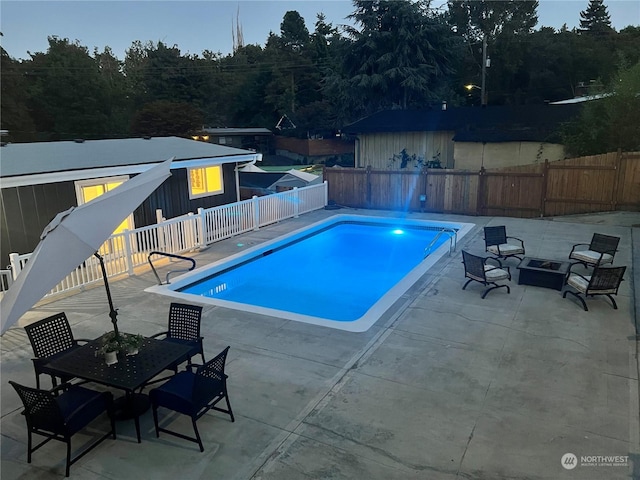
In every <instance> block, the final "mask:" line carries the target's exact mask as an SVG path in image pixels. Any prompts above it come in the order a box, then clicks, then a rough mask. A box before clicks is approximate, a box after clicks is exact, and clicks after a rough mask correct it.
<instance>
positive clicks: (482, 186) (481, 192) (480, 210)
mask: <svg viewBox="0 0 640 480" xmlns="http://www.w3.org/2000/svg"><path fill="white" fill-rule="evenodd" d="M485 173H486V170H485V169H484V166H482V167H480V172H479V173H478V199H477V201H476V215H484V214H485V213H484V210H485V208H484V198H485V190H486V188H487V182H486V177H485Z"/></svg>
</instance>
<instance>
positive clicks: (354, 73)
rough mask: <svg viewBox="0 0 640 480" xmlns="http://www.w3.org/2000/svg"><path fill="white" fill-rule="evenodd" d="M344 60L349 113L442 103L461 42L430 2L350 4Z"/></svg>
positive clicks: (345, 103)
mask: <svg viewBox="0 0 640 480" xmlns="http://www.w3.org/2000/svg"><path fill="white" fill-rule="evenodd" d="M353 4H354V6H355V7H356V10H355V12H354V13H353V14H351V15H350V18H351V19H352V20H354V21H355V22H356V25H357V27H356V28H348V29H347V33H348V34H349V36H350V37H351V40H352V43H351V44H350V46H349V48H348V49H347V52H346V55H345V57H344V61H343V77H342V84H343V85H342V88H341V90H342V97H343V100H344V101H343V107H344V108H347V109H350V110H351V111H352V114H357V112H362V113H363V114H367V113H372V112H375V111H377V110H380V109H384V108H394V107H395V108H414V107H423V108H424V107H425V106H427V105H428V104H429V102H432V101H438V102H439V101H441V100H442V99H443V98H447V97H448V96H449V92H447V94H446V96H443V94H444V90H446V89H447V88H448V79H449V76H450V75H451V74H452V73H453V67H452V66H453V60H454V59H455V58H456V56H457V55H458V54H459V48H458V45H459V43H458V42H457V40H456V37H455V36H454V34H453V32H452V31H451V29H450V28H449V26H448V24H447V22H446V20H445V18H444V16H443V15H441V14H439V13H437V12H435V11H434V10H431V8H430V1H422V0H421V1H406V0H403V1H390V0H374V1H370V0H354V1H353Z"/></svg>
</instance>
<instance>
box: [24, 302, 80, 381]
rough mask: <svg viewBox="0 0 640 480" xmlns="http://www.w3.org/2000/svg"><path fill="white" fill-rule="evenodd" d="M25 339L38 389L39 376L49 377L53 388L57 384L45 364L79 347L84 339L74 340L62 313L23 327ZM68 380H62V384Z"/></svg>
mask: <svg viewBox="0 0 640 480" xmlns="http://www.w3.org/2000/svg"><path fill="white" fill-rule="evenodd" d="M24 330H25V332H26V333H27V337H28V338H29V341H30V342H31V348H32V349H33V354H34V356H35V358H33V359H32V360H33V367H34V369H35V372H36V386H37V388H40V375H42V374H45V375H47V374H48V375H51V382H52V383H53V386H54V387H55V386H56V385H57V384H58V382H57V379H56V377H55V376H54V375H53V374H51V373H50V371H49V369H48V368H47V364H48V363H49V362H50V361H51V360H53V359H55V358H57V357H59V356H60V355H62V354H64V353H66V352H68V351H70V350H72V349H74V348H78V347H79V346H80V342H87V341H88V340H84V339H75V338H74V336H73V331H72V330H71V326H70V325H69V320H68V319H67V315H66V314H65V313H64V312H60V313H56V314H55V315H51V316H50V317H47V318H44V319H42V320H38V321H37V322H34V323H32V324H30V325H27V326H26V327H24ZM69 380H70V378H62V382H63V383H64V382H66V381H69Z"/></svg>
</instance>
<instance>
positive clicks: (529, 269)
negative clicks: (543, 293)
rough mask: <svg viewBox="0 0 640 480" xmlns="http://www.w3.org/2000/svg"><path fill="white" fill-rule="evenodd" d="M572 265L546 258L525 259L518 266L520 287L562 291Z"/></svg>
mask: <svg viewBox="0 0 640 480" xmlns="http://www.w3.org/2000/svg"><path fill="white" fill-rule="evenodd" d="M570 266H571V263H569V262H562V261H559V260H547V259H544V258H531V257H524V258H523V259H522V261H521V262H520V265H518V267H517V268H518V270H519V276H518V285H533V286H534V287H544V288H553V289H555V290H562V287H563V286H564V280H565V278H566V276H567V274H568V272H569V267H570Z"/></svg>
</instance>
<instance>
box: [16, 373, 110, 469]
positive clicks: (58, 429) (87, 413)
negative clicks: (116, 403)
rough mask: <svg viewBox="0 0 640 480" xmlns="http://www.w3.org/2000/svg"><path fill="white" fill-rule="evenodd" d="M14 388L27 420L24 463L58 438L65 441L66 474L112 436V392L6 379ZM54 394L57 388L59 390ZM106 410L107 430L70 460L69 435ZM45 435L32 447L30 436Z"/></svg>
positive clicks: (29, 461)
mask: <svg viewBox="0 0 640 480" xmlns="http://www.w3.org/2000/svg"><path fill="white" fill-rule="evenodd" d="M9 383H10V384H11V386H13V388H15V390H16V392H18V395H19V396H20V399H21V400H22V403H23V405H24V412H23V414H24V416H25V419H26V421H27V463H31V454H32V453H33V452H35V451H36V450H38V449H39V448H40V447H41V446H43V445H44V444H45V443H48V442H49V441H50V440H58V441H61V442H64V443H66V444H67V462H66V473H65V475H66V476H67V477H68V476H69V469H70V468H71V465H73V464H74V463H75V462H76V461H77V460H79V459H80V458H81V457H83V456H84V455H85V454H86V453H89V452H90V451H91V450H93V448H94V447H96V446H98V444H100V443H102V441H103V440H105V439H107V438H108V437H109V436H113V438H114V439H115V438H116V427H115V421H114V411H113V395H112V394H111V393H110V392H96V391H94V390H90V389H88V388H84V387H80V386H78V385H73V386H71V387H70V388H68V386H65V385H60V386H58V387H55V388H54V389H52V390H40V389H37V388H30V387H25V386H23V385H20V384H18V383H16V382H12V381H9ZM63 389H65V390H64V391H63V392H62V393H60V394H58V395H56V394H55V393H57V392H56V391H57V390H63ZM104 412H106V413H107V414H108V415H109V419H110V421H111V430H109V431H108V432H107V433H105V434H104V435H102V436H101V437H100V438H99V439H98V440H96V441H95V442H94V443H93V444H92V445H91V446H90V447H89V448H87V449H85V450H84V451H83V452H82V453H80V454H79V455H77V456H76V457H75V458H74V459H73V460H72V459H71V438H72V437H73V435H75V434H76V433H77V432H79V431H80V430H82V429H84V428H85V427H86V426H87V425H89V423H91V422H92V421H93V420H94V419H96V418H97V417H98V416H100V415H101V414H102V413H104ZM34 433H35V434H37V435H42V436H43V437H46V438H45V440H43V441H42V442H40V443H39V444H38V445H36V446H35V447H34V446H33V440H32V435H33V434H34Z"/></svg>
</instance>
